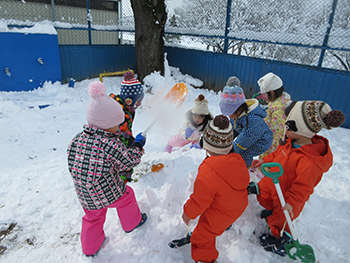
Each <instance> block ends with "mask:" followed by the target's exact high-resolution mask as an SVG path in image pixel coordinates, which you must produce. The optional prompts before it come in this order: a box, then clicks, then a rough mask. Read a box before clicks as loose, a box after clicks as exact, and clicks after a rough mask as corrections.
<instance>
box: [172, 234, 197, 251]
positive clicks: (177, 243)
mask: <svg viewBox="0 0 350 263" xmlns="http://www.w3.org/2000/svg"><path fill="white" fill-rule="evenodd" d="M191 235H192V232H189V233H188V234H187V235H186V236H185V237H184V238H180V239H175V240H172V241H171V242H169V243H168V246H169V247H171V248H179V247H182V246H184V245H187V244H189V243H191Z"/></svg>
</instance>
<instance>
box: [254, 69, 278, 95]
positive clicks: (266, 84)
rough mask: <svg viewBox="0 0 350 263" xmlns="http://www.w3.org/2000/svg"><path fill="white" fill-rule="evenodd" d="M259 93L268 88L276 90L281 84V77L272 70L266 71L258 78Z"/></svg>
mask: <svg viewBox="0 0 350 263" xmlns="http://www.w3.org/2000/svg"><path fill="white" fill-rule="evenodd" d="M258 85H259V87H260V92H261V93H267V92H269V91H270V90H277V89H279V88H281V87H282V86H283V82H282V80H281V78H280V77H279V76H277V75H275V74H273V73H272V72H270V73H267V74H266V75H265V76H263V77H261V78H260V79H259V80H258Z"/></svg>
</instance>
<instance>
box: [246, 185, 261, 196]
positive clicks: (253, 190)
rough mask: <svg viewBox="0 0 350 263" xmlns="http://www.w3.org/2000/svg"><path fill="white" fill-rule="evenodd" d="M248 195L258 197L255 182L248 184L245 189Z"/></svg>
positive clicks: (257, 188)
mask: <svg viewBox="0 0 350 263" xmlns="http://www.w3.org/2000/svg"><path fill="white" fill-rule="evenodd" d="M247 191H248V195H250V194H255V195H258V194H259V193H260V192H259V186H258V185H257V184H256V183H255V182H250V183H249V185H248V187H247Z"/></svg>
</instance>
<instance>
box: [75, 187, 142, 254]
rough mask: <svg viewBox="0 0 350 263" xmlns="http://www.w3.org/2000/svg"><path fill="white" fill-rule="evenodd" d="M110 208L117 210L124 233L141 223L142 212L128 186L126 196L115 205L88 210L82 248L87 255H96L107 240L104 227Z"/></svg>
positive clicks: (84, 224) (82, 230)
mask: <svg viewBox="0 0 350 263" xmlns="http://www.w3.org/2000/svg"><path fill="white" fill-rule="evenodd" d="M108 208H116V209H117V212H118V216H119V219H120V223H121V225H122V228H123V229H124V231H130V230H133V229H134V228H135V227H136V226H137V225H138V224H139V223H140V221H141V212H140V208H139V206H138V204H137V201H136V198H135V193H134V190H133V189H132V188H131V187H130V186H126V191H125V193H124V195H123V196H122V197H121V198H119V199H118V200H117V201H115V202H114V203H113V204H111V205H109V206H107V207H105V208H102V209H98V210H86V209H85V208H83V209H84V212H85V215H84V216H83V224H82V229H81V236H80V239H81V246H82V249H83V253H84V254H85V255H93V254H95V253H96V252H97V251H98V250H99V249H100V247H101V246H102V244H103V241H104V240H105V233H104V231H103V225H104V223H105V220H106V213H107V209H108Z"/></svg>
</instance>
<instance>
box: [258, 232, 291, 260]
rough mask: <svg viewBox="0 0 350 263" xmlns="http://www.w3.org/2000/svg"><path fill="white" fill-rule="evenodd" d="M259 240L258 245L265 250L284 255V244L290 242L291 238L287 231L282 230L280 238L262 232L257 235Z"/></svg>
mask: <svg viewBox="0 0 350 263" xmlns="http://www.w3.org/2000/svg"><path fill="white" fill-rule="evenodd" d="M259 240H260V245H262V246H263V247H264V250H265V251H268V252H273V253H275V254H277V255H280V256H282V257H284V256H286V255H287V252H286V249H285V247H284V246H285V245H286V244H289V243H290V242H292V240H293V238H292V236H291V235H290V234H289V233H287V232H283V236H282V237H280V238H277V237H274V236H273V235H270V234H262V235H260V236H259Z"/></svg>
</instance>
